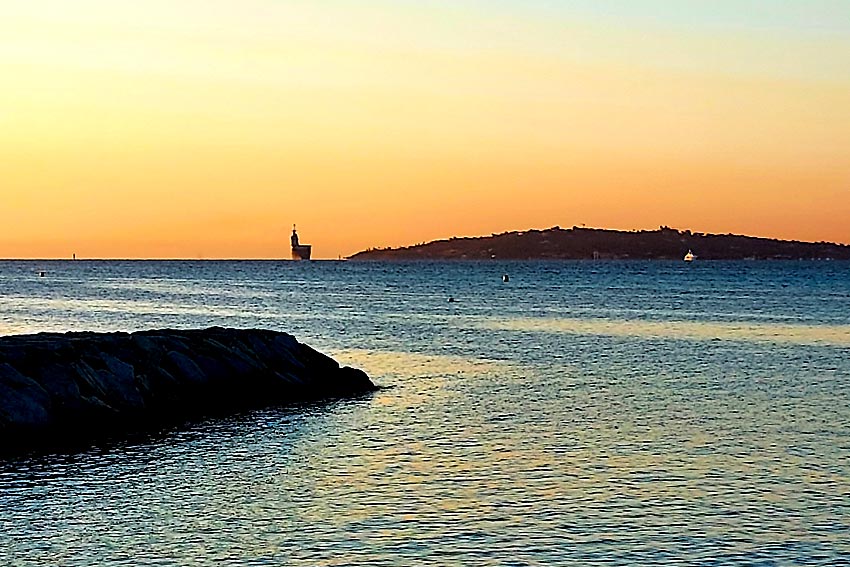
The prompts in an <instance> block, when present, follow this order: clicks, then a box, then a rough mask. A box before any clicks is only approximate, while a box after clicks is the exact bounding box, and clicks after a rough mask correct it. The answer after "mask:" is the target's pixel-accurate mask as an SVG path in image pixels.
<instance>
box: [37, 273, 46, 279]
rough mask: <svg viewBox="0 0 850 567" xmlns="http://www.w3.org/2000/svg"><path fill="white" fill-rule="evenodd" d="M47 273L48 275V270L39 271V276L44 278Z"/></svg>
mask: <svg viewBox="0 0 850 567" xmlns="http://www.w3.org/2000/svg"><path fill="white" fill-rule="evenodd" d="M46 275H47V272H39V273H38V277H40V278H43V277H44V276H46Z"/></svg>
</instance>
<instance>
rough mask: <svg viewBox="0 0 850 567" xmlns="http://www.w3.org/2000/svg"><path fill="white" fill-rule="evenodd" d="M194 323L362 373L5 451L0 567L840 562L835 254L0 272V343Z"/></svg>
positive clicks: (841, 407) (847, 492)
mask: <svg viewBox="0 0 850 567" xmlns="http://www.w3.org/2000/svg"><path fill="white" fill-rule="evenodd" d="M39 272H45V273H44V277H40V276H39ZM506 275H507V276H508V281H503V279H504V278H503V276H506ZM214 325H217V326H226V327H239V328H265V329H276V330H281V331H286V332H289V333H292V334H293V335H295V336H296V337H297V338H298V339H299V340H300V341H302V342H304V343H307V344H309V345H311V346H313V347H315V348H317V349H319V350H321V351H323V352H325V353H328V354H330V355H332V356H333V357H335V358H336V359H337V360H339V361H340V362H341V363H343V364H347V365H352V366H356V367H359V368H362V369H363V370H365V371H366V372H367V373H368V374H369V375H370V376H371V378H372V379H373V381H374V382H375V383H377V384H378V385H380V386H381V389H380V390H379V391H377V392H375V393H373V394H370V395H364V396H360V397H355V398H353V399H348V400H334V401H327V402H321V403H310V404H299V405H289V406H282V407H271V408H266V409H260V410H256V411H251V412H247V413H239V414H236V415H231V416H228V417H218V418H215V419H206V420H199V421H194V422H189V423H185V424H182V425H180V426H172V427H170V428H167V429H163V430H157V431H151V432H146V433H145V434H142V435H136V436H132V437H129V438H127V437H125V438H115V439H112V440H102V441H99V442H98V443H97V444H92V445H84V446H81V447H75V448H68V449H62V450H53V451H48V452H40V453H32V454H18V455H7V456H4V457H0V565H4V566H5V565H12V566H48V565H62V566H65V565H67V566H78V565H79V566H82V565H105V566H112V565H128V566H129V565H132V566H137V565H180V566H183V565H210V566H212V565H216V566H218V565H232V566H237V565H238V566H260V565H316V566H332V565H333V566H339V565H370V566H381V565H400V566H410V565H437V566H443V565H458V566H471V565H488V566H489V565H511V566H525V565H529V566H530V565H535V566H537V565H545V566H549V565H581V566H594V565H624V566H625V565H629V566H631V565H636V566H651V565H665V566H667V565H706V566H708V565H711V566H720V565H736V566H740V565H753V566H755V565H758V566H802V565H805V566H810V565H823V566H830V567H832V566H841V565H850V263H848V262H837V261H741V262H722V261H699V260H698V261H696V262H693V263H692V264H686V263H684V262H681V261H678V262H673V261H669V262H668V261H648V262H643V261H622V262H621V261H551V262H550V261H535V262H501V261H495V260H494V261H488V262H462V261H457V262H414V263H403V262H393V263H384V262H346V261H312V262H291V261H75V262H71V261H3V262H0V334H2V335H9V334H18V333H37V332H42V331H80V330H93V331H134V330H139V329H152V328H197V327H209V326H214Z"/></svg>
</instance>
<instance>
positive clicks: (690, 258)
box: [685, 250, 696, 262]
mask: <svg viewBox="0 0 850 567" xmlns="http://www.w3.org/2000/svg"><path fill="white" fill-rule="evenodd" d="M694 258H696V255H695V254H694V253H693V252H691V251H690V250H688V253H687V254H685V262H693V261H694Z"/></svg>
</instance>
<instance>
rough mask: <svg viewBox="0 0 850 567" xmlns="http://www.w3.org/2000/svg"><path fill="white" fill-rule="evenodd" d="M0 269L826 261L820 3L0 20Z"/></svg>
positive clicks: (425, 6)
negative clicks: (681, 234)
mask: <svg viewBox="0 0 850 567" xmlns="http://www.w3.org/2000/svg"><path fill="white" fill-rule="evenodd" d="M0 13H2V17H0V257H4V258H53V257H55V258H67V257H70V256H71V255H72V254H76V255H77V257H80V258H278V257H288V256H289V238H288V236H289V232H290V231H291V227H292V224H293V223H297V225H298V229H299V234H300V235H301V240H302V242H305V243H311V244H313V247H314V256H316V257H319V258H337V257H339V256H346V255H350V254H353V253H354V252H357V251H359V250H362V249H364V248H368V247H379V246H380V247H383V246H401V245H409V244H415V243H418V242H424V241H429V240H433V239H437V238H448V237H450V236H474V235H489V234H491V233H498V232H504V231H508V230H524V229H528V228H546V227H551V226H555V225H558V226H562V227H569V226H573V225H586V226H595V227H602V228H617V229H650V228H657V227H658V226H660V225H668V226H672V227H676V228H681V229H691V230H695V231H702V232H717V233H729V232H731V233H738V234H749V235H757V236H768V237H776V238H788V239H802V240H812V241H820V240H826V241H835V242H844V243H850V222H848V220H847V219H850V2H848V1H847V0H834V1H829V0H807V1H804V0H711V1H702V0H669V1H665V0H616V1H615V0H594V1H591V0H572V1H570V0H560V1H554V0H551V1H543V0H489V1H484V0H454V1H452V2H427V1H422V0H418V1H416V2H414V1H408V0H394V1H386V0H373V1H371V2H356V1H353V0H352V1H349V0H324V1H322V2H316V1H315V0H313V1H303V2H302V1H298V0H290V1H284V0H239V1H238V2H237V1H235V0H203V1H201V0H146V1H145V2H137V1H135V0H134V1H128V0H55V1H46V0H21V1H17V0H0Z"/></svg>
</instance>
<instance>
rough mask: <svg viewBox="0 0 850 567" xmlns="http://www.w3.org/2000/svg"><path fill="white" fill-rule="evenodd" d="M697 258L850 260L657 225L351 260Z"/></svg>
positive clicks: (392, 251) (817, 249)
mask: <svg viewBox="0 0 850 567" xmlns="http://www.w3.org/2000/svg"><path fill="white" fill-rule="evenodd" d="M689 249H690V250H693V252H694V254H696V255H697V257H698V258H699V259H701V260H742V259H836V260H848V259H850V246H848V245H846V244H834V243H829V242H799V241H796V240H775V239H770V238H758V237H753V236H742V235H737V234H704V233H699V232H691V231H689V230H684V231H680V230H676V229H672V228H669V227H661V228H659V229H658V230H641V231H620V230H605V229H597V228H580V227H573V228H567V229H563V228H560V227H557V226H556V227H553V228H549V229H546V230H527V231H519V232H506V233H502V234H493V235H491V236H481V237H465V238H450V239H448V240H435V241H433V242H428V243H425V244H417V245H415V246H407V247H403V248H380V249H369V250H364V251H362V252H358V253H357V254H354V255H353V256H351V257H350V258H349V259H351V260H486V259H500V260H531V259H547V260H548V259H552V260H556V259H570V260H573V259H575V260H580V259H594V258H596V259H638V260H649V259H670V260H676V259H682V257H683V256H684V255H685V253H686V252H687V251H688V250H689Z"/></svg>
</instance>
